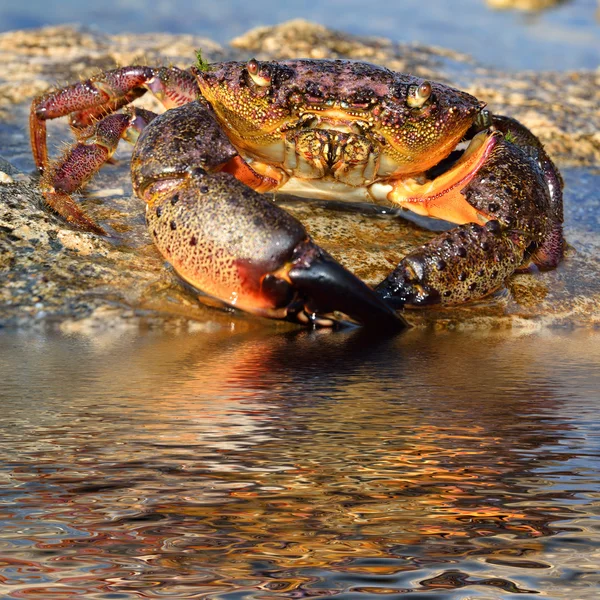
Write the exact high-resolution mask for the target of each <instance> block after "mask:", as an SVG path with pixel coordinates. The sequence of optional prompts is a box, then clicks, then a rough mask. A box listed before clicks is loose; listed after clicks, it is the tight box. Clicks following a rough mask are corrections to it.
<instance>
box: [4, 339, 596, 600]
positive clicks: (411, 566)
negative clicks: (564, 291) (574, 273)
mask: <svg viewBox="0 0 600 600" xmlns="http://www.w3.org/2000/svg"><path fill="white" fill-rule="evenodd" d="M599 355H600V333H599V332H597V331H596V332H594V331H571V332H561V331H555V332H545V333H537V334H535V335H525V334H523V335H518V334H517V333H516V332H515V333H500V332H497V333H494V332H485V333H481V334H459V333H446V334H434V335H432V334H425V333H420V332H416V331H411V332H409V333H407V334H404V335H401V336H399V337H397V338H392V339H383V340H382V339H373V338H372V337H369V336H368V335H366V334H365V333H364V332H361V331H358V330H355V331H351V332H347V333H333V334H331V333H321V334H309V333H306V332H291V333H290V332H288V333H281V334H278V333H274V332H273V331H270V332H268V333H261V332H255V333H239V334H238V333H236V332H235V329H234V330H232V331H226V330H220V331H216V332H213V333H207V332H201V331H200V332H196V333H179V334H167V333H164V332H162V333H159V332H152V331H151V332H147V333H145V334H144V333H137V332H135V333H134V332H133V331H130V330H128V329H114V330H109V331H104V332H102V331H98V332H97V333H95V334H93V335H87V336H75V335H72V336H62V335H43V334H33V333H18V332H12V333H11V332H4V333H2V334H1V335H0V378H1V380H2V382H3V384H2V387H1V389H0V398H1V401H2V407H3V408H2V415H3V419H2V422H1V423H0V464H1V465H2V466H1V471H0V481H1V484H0V485H1V494H0V515H1V517H0V518H1V519H2V526H1V528H0V591H1V592H2V594H3V595H2V598H44V599H46V598H60V599H61V600H62V599H67V598H78V597H85V598H113V599H117V598H118V599H129V598H132V599H133V598H167V597H168V598H212V599H217V598H222V599H236V600H239V599H245V598H256V599H259V598H260V599H266V598H302V597H312V596H319V597H334V598H344V599H354V598H357V599H358V598H360V599H363V598H365V599H367V598H373V599H374V598H382V597H383V598H402V599H404V598H418V599H420V600H423V599H428V598H435V599H436V600H437V599H449V598H451V599H453V600H454V599H462V598H465V599H466V598H482V599H483V598H485V599H487V600H489V599H498V598H503V599H504V598H513V597H519V598H532V599H533V598H540V597H544V598H565V599H566V598H569V599H587V598H590V599H591V598H597V597H598V590H599V589H600V575H599V573H598V564H600V549H599V546H600V536H599V534H598V515H599V513H600V502H599V499H600V493H599V491H600V490H599V487H598V480H599V477H600V459H599V456H600V440H599V431H600V420H599V418H598V410H597V407H598V390H599V389H600V366H599V363H598V356H599Z"/></svg>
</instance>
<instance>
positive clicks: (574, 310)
mask: <svg viewBox="0 0 600 600" xmlns="http://www.w3.org/2000/svg"><path fill="white" fill-rule="evenodd" d="M198 48H201V49H202V52H203V55H204V56H205V57H206V58H207V59H208V60H211V61H216V60H223V59H234V58H239V59H247V58H249V57H251V56H256V57H257V58H263V59H267V58H287V57H297V56H312V57H315V58H324V57H346V58H352V59H358V60H368V61H372V62H376V63H379V64H383V65H385V66H387V67H390V68H392V69H396V70H400V71H409V72H412V73H416V74H418V75H421V76H424V77H428V78H432V79H437V80H441V81H445V82H449V83H453V84H454V85H456V86H458V87H461V88H463V89H465V90H466V91H468V92H470V93H473V94H475V95H476V96H478V97H479V98H481V99H483V100H486V101H487V102H488V103H489V105H490V107H491V108H493V110H494V111H496V112H499V113H504V114H510V115H511V116H515V117H516V118H518V119H520V120H522V121H523V122H524V123H525V124H526V125H528V126H529V127H531V129H532V130H533V131H534V132H535V133H536V134H537V135H538V136H539V137H540V138H541V139H542V140H543V141H544V143H545V144H546V146H547V148H548V150H549V151H550V153H551V154H552V155H553V156H554V157H555V158H556V159H557V160H558V163H559V165H560V167H561V169H562V170H563V173H564V175H565V178H566V190H565V213H566V234H567V239H568V241H569V244H570V249H569V251H568V253H567V257H566V259H565V261H564V262H563V263H562V264H561V265H560V266H559V268H558V269H556V270H555V271H551V272H548V273H543V274H540V273H531V274H530V273H527V274H518V275H515V276H514V277H512V278H511V280H510V283H509V287H508V289H507V290H506V291H505V292H503V293H500V294H497V295H495V296H494V297H492V298H490V299H488V300H486V301H485V302H481V303H478V304H476V305H469V306H465V307H461V308H455V309H446V310H420V311H407V314H406V317H407V319H409V320H410V321H411V322H412V323H414V324H415V325H418V326H423V327H428V326H431V327H436V328H479V327H484V328H491V327H511V326H512V327H525V328H528V329H529V328H541V327H545V326H557V325H561V326H564V325H568V326H593V325H597V324H598V323H600V258H599V257H600V252H599V251H600V241H599V239H600V238H599V236H598V233H599V231H600V217H598V215H599V214H600V211H599V208H600V207H599V206H598V205H599V204H600V198H599V195H598V189H600V185H599V184H600V172H599V170H598V167H599V166H600V133H598V132H599V131H600V91H599V90H600V85H599V83H600V82H599V81H598V79H599V78H600V73H599V72H577V73H502V72H498V71H492V70H489V69H483V68H482V67H480V66H478V65H477V64H476V63H475V62H474V61H473V59H471V58H469V57H467V56H464V55H460V54H457V53H454V52H451V51H448V50H443V49H439V48H426V47H421V46H415V45H403V44H396V43H394V42H391V41H390V40H385V39H365V38H358V37H354V36H350V35H347V34H343V33H339V32H334V31H331V30H329V29H326V28H325V27H322V26H319V25H315V24H312V23H308V22H306V21H292V22H289V23H284V24H282V25H279V26H276V27H265V28H259V29H256V30H253V31H251V32H249V33H248V34H246V35H245V36H242V37H241V38H237V39H236V40H234V41H233V42H232V44H231V46H230V47H227V48H224V47H221V46H219V45H218V44H216V43H215V42H212V41H210V40H207V39H204V38H197V37H194V36H189V35H183V36H176V35H167V34H153V35H117V36H108V35H102V34H99V33H96V32H90V31H87V30H85V29H77V28H73V27H67V26H65V27H50V28H45V29H39V30H32V31H15V32H9V33H5V34H2V35H0V58H2V60H3V64H4V69H3V71H2V73H0V117H1V118H2V121H3V122H2V124H1V125H0V140H1V142H2V144H1V146H0V148H1V153H2V154H3V156H4V159H6V160H5V161H2V162H0V171H1V172H2V173H3V174H4V176H0V278H1V281H2V285H1V286H0V325H3V326H16V327H28V328H29V327H46V326H47V325H48V324H56V325H57V326H59V327H61V328H62V329H63V330H67V331H72V330H74V329H77V328H90V327H91V328H93V327H103V328H104V327H123V326H128V325H129V324H132V325H135V326H138V325H139V324H140V323H144V324H147V325H149V326H152V325H160V326H161V327H164V326H166V325H169V326H176V327H182V326H184V327H207V328H212V327H230V326H232V324H233V325H234V326H235V327H236V328H245V327H265V326H269V327H286V325H282V324H277V323H273V322H268V323H266V322H265V321H264V320H259V319H255V318H253V317H248V316H245V315H240V314H239V313H233V312H225V311H219V310H217V309H213V308H207V307H204V306H203V305H200V304H199V303H198V301H197V299H196V296H195V295H194V294H193V293H192V292H191V291H190V290H188V289H186V288H184V287H183V286H182V285H181V283H180V281H179V280H178V279H177V277H176V276H175V275H174V273H173V271H172V270H171V269H170V268H169V267H168V265H166V264H165V262H164V260H163V259H162V258H161V256H160V255H159V254H158V252H157V251H156V249H155V248H154V246H153V245H152V243H151V241H150V238H149V236H148V234H147V233H146V230H145V226H144V217H143V215H144V205H143V203H142V202H141V201H139V200H138V199H137V198H135V197H133V195H132V192H131V184H130V182H129V169H128V157H129V154H130V149H129V148H127V147H125V145H123V148H121V149H119V151H118V152H117V155H116V158H117V164H116V165H107V166H106V167H105V168H104V169H103V170H102V171H101V173H100V174H99V176H98V177H97V178H96V179H95V180H94V181H93V182H92V183H91V185H90V186H89V187H88V193H87V194H86V197H85V198H84V199H83V200H82V202H83V203H84V206H85V210H86V211H88V212H89V213H90V214H91V215H92V217H93V218H94V219H95V220H97V221H99V222H101V223H102V225H103V226H104V227H105V228H106V229H107V230H108V231H109V232H110V234H111V235H110V237H107V238H102V237H99V236H97V235H94V234H89V233H85V232H80V231H76V230H73V229H71V228H70V227H69V226H67V225H66V224H65V223H64V222H62V221H61V220H60V219H58V218H57V217H55V216H54V215H52V214H51V213H49V212H48V211H47V210H45V209H44V208H43V205H42V199H41V195H40V193H39V190H38V188H37V185H36V177H35V175H31V176H30V175H28V173H32V172H33V161H32V159H31V154H30V149H29V141H28V137H27V135H26V134H25V132H26V130H27V117H28V109H29V103H30V101H31V98H32V97H33V96H34V95H36V94H38V93H40V92H42V91H43V90H45V89H47V88H49V87H51V86H54V85H56V83H57V82H67V81H74V80H77V79H79V78H80V77H87V76H90V75H91V74H92V73H94V72H96V71H98V70H100V69H109V68H113V67H114V66H116V65H117V64H121V65H123V64H132V63H140V62H143V63H146V64H175V65H177V66H181V67H186V66H188V65H189V64H190V63H191V62H192V61H193V57H194V51H195V50H196V49H198ZM138 103H140V104H142V105H144V106H147V107H150V108H156V102H155V101H154V100H153V99H151V98H146V97H145V98H142V99H141V101H138ZM48 129H49V132H50V148H51V151H52V149H53V148H55V147H56V146H57V145H59V144H60V143H61V142H63V141H65V140H69V139H70V136H71V134H70V132H69V130H68V128H67V126H66V124H65V123H59V122H52V123H50V124H49V127H48ZM6 161H8V162H6ZM281 200H282V203H283V205H284V206H285V207H286V208H287V209H288V210H290V211H291V212H292V213H294V214H295V215H296V216H298V217H299V218H300V219H301V220H303V222H304V223H306V225H307V227H308V229H309V230H310V231H311V233H312V234H313V236H314V237H315V239H316V241H317V242H318V243H321V244H322V245H323V246H325V247H327V248H328V249H329V250H330V251H331V253H332V254H333V255H334V256H335V257H336V258H338V260H340V261H341V262H342V263H343V264H344V265H345V266H347V267H348V268H350V269H351V270H353V271H354V272H356V273H357V274H358V275H359V276H360V277H361V278H363V279H364V280H365V281H367V282H368V283H370V284H375V283H377V282H378V281H380V280H381V279H383V277H384V276H385V275H386V274H387V273H388V272H389V271H390V270H391V269H392V268H393V267H394V266H395V264H396V263H397V262H398V261H399V260H400V258H401V257H402V256H403V255H404V254H406V253H407V252H408V251H409V250H410V249H411V248H413V247H415V246H416V245H419V244H422V243H423V242H424V241H426V240H427V239H429V238H430V237H431V236H432V235H434V234H432V233H431V232H429V231H426V230H423V229H421V228H419V227H418V226H416V225H414V224H412V223H410V222H407V221H405V220H403V219H402V218H400V217H399V216H397V215H390V214H388V215H384V214H380V213H378V212H377V211H374V210H372V209H370V208H368V207H367V208H366V209H365V210H362V209H361V210H357V208H356V207H350V208H345V209H340V208H339V207H336V206H331V205H325V204H323V203H313V202H300V201H294V200H289V199H281ZM357 239H358V240H361V244H360V245H359V246H357V244H356V240H357Z"/></svg>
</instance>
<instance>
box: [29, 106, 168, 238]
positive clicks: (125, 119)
mask: <svg viewBox="0 0 600 600" xmlns="http://www.w3.org/2000/svg"><path fill="white" fill-rule="evenodd" d="M155 116H156V115H155V114H154V113H152V112H150V111H147V110H143V109H139V108H137V109H133V108H132V109H130V110H129V111H128V112H127V113H116V114H113V115H109V116H107V117H105V118H104V119H102V120H100V121H98V122H97V123H96V124H94V125H90V126H89V127H87V128H86V129H84V130H82V131H81V132H79V134H78V136H77V137H78V141H77V142H76V143H75V144H73V145H72V146H70V147H69V148H68V149H67V150H66V152H65V153H64V154H63V156H62V157H61V158H60V159H59V160H57V161H56V162H54V163H52V164H51V166H50V168H49V169H46V170H45V171H44V173H43V175H42V179H41V182H40V188H41V190H42V193H43V195H44V199H45V200H46V203H47V204H48V206H50V208H52V209H53V210H54V211H55V212H57V213H58V214H60V215H61V216H62V217H63V218H64V219H66V220H67V221H68V222H69V223H71V224H73V225H75V226H76V227H79V228H81V229H87V230H90V231H94V232H96V233H100V234H104V233H105V231H104V230H103V229H102V228H101V227H100V226H99V225H97V224H96V223H95V222H94V221H93V220H92V219H91V218H90V217H88V216H87V215H86V214H85V213H84V212H83V211H82V210H81V208H79V206H78V205H77V203H76V202H75V201H74V200H73V198H72V196H71V194H73V193H74V192H76V191H77V190H79V189H81V188H82V187H83V186H84V185H85V183H87V181H89V180H90V178H91V177H93V176H94V175H95V174H96V173H97V171H98V170H99V169H100V167H102V165H104V164H105V163H106V162H107V161H108V160H109V159H110V157H111V156H112V155H113V154H114V152H115V150H116V149H117V145H118V144H119V141H120V140H121V139H122V138H123V139H126V140H128V141H131V142H134V141H135V140H136V139H137V136H138V135H139V132H140V131H141V130H142V129H143V128H144V127H145V126H146V124H147V123H149V122H150V121H151V120H152V119H153V118H154V117H155Z"/></svg>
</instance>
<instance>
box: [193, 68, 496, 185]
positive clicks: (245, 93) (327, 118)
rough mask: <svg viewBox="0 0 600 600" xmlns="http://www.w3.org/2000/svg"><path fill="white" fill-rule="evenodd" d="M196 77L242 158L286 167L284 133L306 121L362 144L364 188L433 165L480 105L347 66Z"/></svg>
mask: <svg viewBox="0 0 600 600" xmlns="http://www.w3.org/2000/svg"><path fill="white" fill-rule="evenodd" d="M195 75H196V77H197V79H198V84H199V87H200V90H201V92H202V95H203V96H204V98H205V99H206V100H207V101H208V102H209V103H210V104H211V106H212V108H213V110H214V111H215V113H216V116H217V118H218V120H219V122H220V123H221V125H222V126H223V127H224V129H225V130H226V133H227V135H228V137H229V138H230V139H231V141H232V143H233V144H234V145H235V146H236V148H238V149H239V150H240V151H241V152H242V153H244V154H245V155H246V156H249V157H250V158H257V159H259V160H262V161H264V162H268V163H270V164H273V165H277V166H280V167H282V168H284V169H285V168H286V167H289V165H286V152H285V135H286V132H288V131H292V130H297V129H301V128H302V127H303V123H307V126H308V127H310V128H311V129H321V130H329V131H339V132H341V133H342V134H343V133H346V134H350V135H351V136H352V137H353V138H354V139H355V140H358V141H364V140H366V142H367V146H368V147H369V146H370V148H372V149H373V151H374V152H375V154H377V155H378V165H377V168H376V170H375V171H374V172H373V173H372V176H371V177H370V180H369V179H367V180H366V181H363V182H361V184H365V183H366V184H368V183H370V182H371V181H374V180H382V179H386V178H390V179H394V178H400V177H401V178H404V177H409V176H412V175H416V174H420V173H423V172H424V171H426V170H427V169H429V168H431V167H433V166H434V165H436V164H437V163H439V162H440V160H442V159H443V158H445V157H446V156H448V154H450V152H451V151H452V150H453V149H454V147H455V146H456V145H457V143H458V142H459V141H460V140H461V138H462V137H463V136H464V134H465V132H466V131H467V130H468V129H469V127H470V126H471V125H472V123H473V121H474V119H475V118H476V116H477V114H478V113H479V112H480V111H481V109H482V108H483V107H484V106H485V103H483V102H480V101H479V100H477V99H476V98H474V97H473V96H471V95H469V94H467V93H465V92H462V91H459V90H456V89H454V88H451V87H448V86H446V85H443V84H440V83H435V82H431V83H430V82H424V81H423V80H422V79H420V78H418V77H414V76H412V75H407V74H402V73H395V72H393V71H390V70H389V69H386V68H384V67H380V66H377V65H373V64H369V63H363V62H353V61H348V60H330V61H318V60H307V59H303V60H289V61H282V62H277V63H274V62H259V61H255V60H251V61H249V62H248V63H245V62H244V63H243V62H226V63H220V64H217V65H212V66H211V68H209V69H207V70H200V69H196V70H195ZM368 147H367V152H368V151H369V148H368ZM358 160H360V157H359V158H358ZM351 161H352V157H350V162H351Z"/></svg>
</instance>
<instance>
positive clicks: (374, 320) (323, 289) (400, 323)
mask: <svg viewBox="0 0 600 600" xmlns="http://www.w3.org/2000/svg"><path fill="white" fill-rule="evenodd" d="M311 250H312V252H311V253H310V254H311V255H312V256H310V258H308V259H306V256H305V257H303V258H304V259H305V260H298V261H294V266H293V267H292V268H291V269H290V271H289V273H288V276H289V278H290V280H291V281H292V283H293V285H294V287H295V288H296V289H297V290H298V291H299V292H300V293H301V294H302V295H303V296H304V297H305V298H307V302H306V304H305V307H306V308H305V309H306V310H307V312H314V313H317V314H318V315H326V314H329V313H333V312H334V311H339V312H342V313H344V314H345V315H348V316H349V317H350V318H351V319H353V320H355V321H357V322H358V323H360V324H362V325H365V326H368V327H377V328H390V329H393V330H394V331H398V330H399V329H403V328H405V327H408V326H409V325H408V323H407V322H406V321H405V320H404V318H403V317H401V316H400V315H398V314H397V313H396V312H395V311H394V310H393V309H392V308H391V307H390V306H388V305H387V304H386V303H385V302H384V301H383V300H381V299H380V298H378V297H377V296H376V295H375V293H374V292H373V290H372V289H371V288H370V287H369V286H368V285H366V284H365V283H364V282H362V281H361V280H360V279H359V278H358V277H356V276H355V275H353V274H352V273H350V271H347V270H346V269H344V267H342V266H341V265H340V264H339V263H337V262H336V261H335V260H334V259H333V258H332V257H331V256H329V255H328V254H327V253H326V252H324V251H323V250H321V249H320V248H317V247H315V246H313V247H312V248H311Z"/></svg>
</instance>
